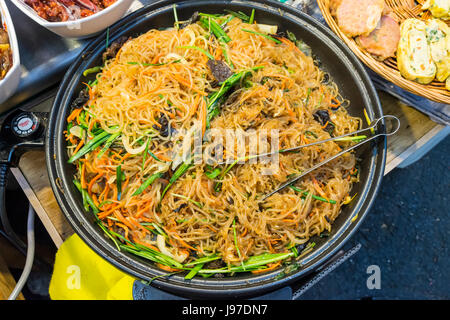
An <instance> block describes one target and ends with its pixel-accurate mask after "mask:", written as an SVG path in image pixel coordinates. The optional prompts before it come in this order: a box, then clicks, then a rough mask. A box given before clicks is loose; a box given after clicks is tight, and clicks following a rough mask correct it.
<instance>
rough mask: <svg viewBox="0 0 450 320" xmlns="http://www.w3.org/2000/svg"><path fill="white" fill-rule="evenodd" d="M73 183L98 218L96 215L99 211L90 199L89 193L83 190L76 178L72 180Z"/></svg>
mask: <svg viewBox="0 0 450 320" xmlns="http://www.w3.org/2000/svg"><path fill="white" fill-rule="evenodd" d="M73 184H74V185H75V187H76V188H77V189H78V191H80V192H81V196H82V197H83V199H85V200H86V202H87V203H88V204H89V206H90V207H91V209H92V211H93V212H94V214H95V217H96V218H97V220H98V217H97V213H99V212H100V211H99V210H98V208H97V206H96V205H95V203H94V200H92V198H91V196H90V195H89V193H88V192H87V191H86V190H84V189H83V188H81V183H80V182H79V181H77V180H73Z"/></svg>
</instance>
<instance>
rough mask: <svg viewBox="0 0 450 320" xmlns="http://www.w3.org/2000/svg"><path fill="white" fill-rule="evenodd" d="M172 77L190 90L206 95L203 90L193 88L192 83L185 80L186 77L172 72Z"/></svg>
mask: <svg viewBox="0 0 450 320" xmlns="http://www.w3.org/2000/svg"><path fill="white" fill-rule="evenodd" d="M173 77H174V78H175V80H177V81H178V82H179V83H181V84H184V85H185V86H186V87H189V88H190V89H191V90H192V91H195V92H197V93H198V94H200V95H202V96H207V95H208V94H207V93H206V92H203V91H201V90H198V89H197V88H195V87H194V86H193V85H192V83H190V82H189V81H187V80H186V79H184V78H182V77H180V76H179V75H177V74H174V75H173Z"/></svg>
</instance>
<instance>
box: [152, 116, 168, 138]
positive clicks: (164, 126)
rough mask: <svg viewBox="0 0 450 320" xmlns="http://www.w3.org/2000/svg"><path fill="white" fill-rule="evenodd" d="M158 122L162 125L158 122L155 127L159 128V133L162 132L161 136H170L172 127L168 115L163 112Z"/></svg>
mask: <svg viewBox="0 0 450 320" xmlns="http://www.w3.org/2000/svg"><path fill="white" fill-rule="evenodd" d="M158 123H159V124H160V125H161V126H157V125H156V124H154V125H153V129H156V130H158V131H159V133H160V134H161V136H163V137H168V136H170V135H171V134H172V127H171V125H170V124H169V119H168V118H167V116H166V115H165V114H164V113H161V115H160V117H159V119H158Z"/></svg>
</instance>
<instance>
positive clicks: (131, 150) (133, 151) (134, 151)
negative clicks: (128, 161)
mask: <svg viewBox="0 0 450 320" xmlns="http://www.w3.org/2000/svg"><path fill="white" fill-rule="evenodd" d="M122 143H123V146H124V147H125V150H127V152H128V153H129V154H139V153H142V152H144V150H145V147H146V144H145V143H144V144H143V145H142V146H140V147H139V148H133V147H132V146H131V144H130V143H129V141H128V138H127V137H126V136H125V135H122Z"/></svg>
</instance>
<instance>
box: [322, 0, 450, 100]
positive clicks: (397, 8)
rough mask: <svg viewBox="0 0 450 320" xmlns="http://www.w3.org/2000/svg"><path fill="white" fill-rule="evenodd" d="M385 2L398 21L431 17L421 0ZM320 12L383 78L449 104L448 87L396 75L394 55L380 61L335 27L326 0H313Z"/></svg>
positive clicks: (356, 52)
mask: <svg viewBox="0 0 450 320" xmlns="http://www.w3.org/2000/svg"><path fill="white" fill-rule="evenodd" d="M385 2H386V4H387V5H388V6H389V7H390V8H391V9H392V10H393V13H394V14H395V16H396V17H397V18H398V21H399V22H403V21H404V20H405V19H408V18H420V19H427V18H430V17H431V14H430V13H429V12H425V13H424V14H422V16H420V15H419V14H421V13H422V12H423V11H422V10H421V7H422V5H421V4H420V3H424V0H419V1H418V2H420V3H419V4H417V2H415V3H414V4H413V5H412V6H411V3H412V1H411V0H385ZM317 3H318V5H319V8H320V10H321V11H322V15H323V16H324V18H325V20H326V22H327V23H328V25H329V26H330V28H331V29H332V30H333V31H334V32H335V33H336V34H337V35H338V36H339V37H340V38H341V39H342V40H344V42H345V43H346V44H347V45H348V46H349V48H350V49H351V50H352V51H353V52H354V53H355V54H356V55H357V56H358V58H359V59H361V60H362V62H363V63H365V64H366V65H367V66H368V67H369V68H370V69H372V70H373V71H375V72H376V73H378V74H379V75H380V76H382V77H384V78H385V79H386V80H388V81H390V82H392V83H394V84H396V85H397V86H399V87H401V88H403V89H405V90H408V91H409V92H412V93H414V94H417V95H419V96H422V97H425V98H428V99H430V100H433V101H436V102H440V103H446V104H450V91H448V90H446V89H445V83H443V82H438V81H436V80H435V81H433V82H432V83H430V84H428V85H423V84H420V83H417V82H415V81H411V80H407V79H405V78H403V77H402V76H401V75H400V71H399V70H398V68H397V60H396V59H395V58H388V59H386V60H384V61H379V60H377V59H375V58H374V57H373V56H372V55H371V54H370V53H368V52H366V51H365V50H363V49H362V48H361V47H359V46H358V44H357V43H356V41H355V40H354V39H353V38H349V37H347V36H346V35H345V34H344V33H343V32H342V31H341V30H340V29H339V27H338V24H337V22H336V20H335V19H334V18H333V17H332V16H331V13H330V0H317Z"/></svg>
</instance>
